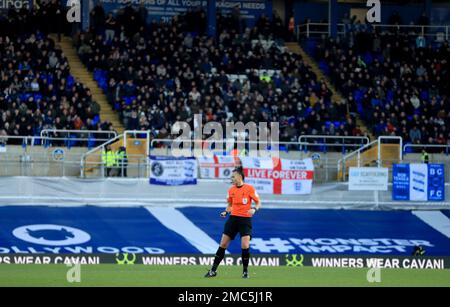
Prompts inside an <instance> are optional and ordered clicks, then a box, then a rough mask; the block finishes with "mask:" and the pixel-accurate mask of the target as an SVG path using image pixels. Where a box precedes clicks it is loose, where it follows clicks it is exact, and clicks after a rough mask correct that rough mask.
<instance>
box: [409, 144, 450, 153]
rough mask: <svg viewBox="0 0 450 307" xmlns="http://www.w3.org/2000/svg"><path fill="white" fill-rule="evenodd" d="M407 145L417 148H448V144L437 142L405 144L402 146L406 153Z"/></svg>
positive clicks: (449, 145)
mask: <svg viewBox="0 0 450 307" xmlns="http://www.w3.org/2000/svg"><path fill="white" fill-rule="evenodd" d="M408 147H412V148H414V147H419V148H447V149H450V144H447V145H438V144H405V145H404V146H403V152H405V153H406V148H408Z"/></svg>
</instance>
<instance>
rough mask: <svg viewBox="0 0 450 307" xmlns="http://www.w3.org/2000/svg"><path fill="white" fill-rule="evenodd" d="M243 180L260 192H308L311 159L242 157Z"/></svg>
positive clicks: (309, 188)
mask: <svg viewBox="0 0 450 307" xmlns="http://www.w3.org/2000/svg"><path fill="white" fill-rule="evenodd" d="M241 160H242V166H243V167H244V173H245V182H247V183H249V184H251V185H253V186H254V187H255V189H256V191H258V193H261V194H310V193H311V188H312V181H313V177H314V164H313V162H312V159H310V158H308V159H304V160H287V159H278V158H250V157H242V158H241Z"/></svg>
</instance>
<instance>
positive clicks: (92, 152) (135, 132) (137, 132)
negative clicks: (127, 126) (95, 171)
mask: <svg viewBox="0 0 450 307" xmlns="http://www.w3.org/2000/svg"><path fill="white" fill-rule="evenodd" d="M143 134H145V138H146V140H147V144H148V143H149V142H148V141H149V140H150V131H141V130H126V131H124V133H123V134H120V135H117V136H116V137H115V138H112V139H110V140H108V141H107V142H105V143H103V144H101V145H99V146H97V147H95V148H93V149H91V150H89V151H87V152H86V153H85V154H83V156H82V157H81V159H80V161H79V163H80V168H81V177H83V178H84V177H85V176H86V169H87V167H86V165H87V161H86V160H87V158H88V157H89V156H93V155H96V154H99V155H101V154H102V152H103V151H104V150H105V147H106V146H107V145H110V144H113V143H115V142H117V141H119V140H120V139H123V146H124V147H125V148H126V145H127V141H126V140H127V136H128V135H134V136H135V137H136V136H137V135H143ZM149 154H150V148H149V146H147V152H146V156H145V157H144V158H145V159H147V157H148V156H149ZM128 156H129V157H132V156H131V155H128ZM138 158H142V155H139V156H138ZM145 165H146V167H148V166H149V165H148V163H146V164H145ZM102 169H103V168H102ZM147 172H148V170H147ZM102 176H104V174H103V175H102Z"/></svg>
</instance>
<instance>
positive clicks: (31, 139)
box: [0, 129, 117, 147]
mask: <svg viewBox="0 0 450 307" xmlns="http://www.w3.org/2000/svg"><path fill="white" fill-rule="evenodd" d="M51 133H53V134H55V133H58V134H59V133H67V134H69V135H66V136H52V135H50V134H51ZM74 133H79V134H84V135H88V136H87V137H74V136H73V134H74ZM94 134H107V135H112V136H117V132H115V131H96V130H57V129H44V130H42V131H41V134H40V136H17V135H0V144H3V145H22V146H31V147H33V146H44V147H48V146H52V145H57V146H67V147H73V146H77V144H73V142H81V144H78V145H80V146H81V147H84V146H87V147H90V146H92V144H96V143H98V142H101V143H103V142H105V141H108V140H110V139H111V138H110V137H109V138H97V137H93V136H92V135H94ZM16 140H17V142H16Z"/></svg>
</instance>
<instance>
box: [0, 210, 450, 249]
mask: <svg viewBox="0 0 450 307" xmlns="http://www.w3.org/2000/svg"><path fill="white" fill-rule="evenodd" d="M124 205H127V204H124ZM219 212H220V208H201V207H183V208H170V207H157V206H149V207H144V208H142V207H140V208H123V207H122V208H106V207H96V206H84V207H48V206H20V207H19V206H3V207H0V225H1V226H0V255H1V254H8V253H14V254H40V253H47V254H97V253H102V254H105V253H106V254H112V255H116V254H117V253H136V254H143V255H148V254H150V255H154V254H160V255H164V254H199V255H201V254H214V253H215V250H217V246H218V242H219V241H220V238H221V236H222V232H223V227H224V223H225V222H226V221H225V220H224V219H222V218H220V217H219ZM430 214H431V215H432V216H431V217H430V216H429V215H430ZM435 217H436V218H435ZM437 218H438V220H439V223H438V225H434V224H433V220H435V219H437ZM252 223H253V229H252V232H253V234H252V240H251V242H250V250H251V253H252V254H255V255H256V254H287V253H290V254H328V255H330V254H332V255H403V256H409V255H411V253H412V251H413V249H414V247H415V246H417V245H421V246H423V248H424V249H425V250H426V256H449V255H450V234H449V233H448V231H446V230H445V229H446V227H448V226H447V225H449V223H450V211H449V210H443V211H433V212H429V211H413V212H411V211H406V210H397V211H364V210H323V209H320V210H305V209H298V210H296V209H264V210H261V211H258V213H257V214H256V215H255V216H254V217H253V220H252ZM430 223H431V225H430ZM430 226H431V227H430ZM228 251H229V252H230V253H231V254H236V255H240V254H241V244H240V240H239V239H238V238H237V239H236V240H234V241H233V242H231V244H230V246H229V248H228Z"/></svg>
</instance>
